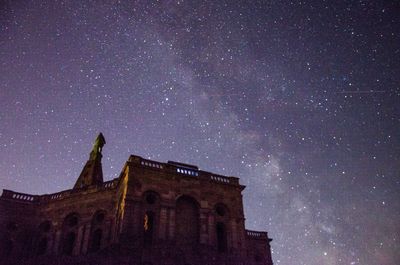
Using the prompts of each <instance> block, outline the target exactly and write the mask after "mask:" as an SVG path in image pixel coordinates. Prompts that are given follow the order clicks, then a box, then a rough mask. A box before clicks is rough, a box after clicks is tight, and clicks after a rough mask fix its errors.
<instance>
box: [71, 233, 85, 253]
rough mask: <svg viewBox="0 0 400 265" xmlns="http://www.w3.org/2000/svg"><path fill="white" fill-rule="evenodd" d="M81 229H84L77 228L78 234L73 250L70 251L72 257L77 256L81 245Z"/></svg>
mask: <svg viewBox="0 0 400 265" xmlns="http://www.w3.org/2000/svg"><path fill="white" fill-rule="evenodd" d="M83 229H84V226H80V227H79V228H78V233H77V235H76V239H75V245H74V249H73V251H72V255H73V256H77V255H79V254H80V250H81V243H82V236H83Z"/></svg>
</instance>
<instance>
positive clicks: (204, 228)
mask: <svg viewBox="0 0 400 265" xmlns="http://www.w3.org/2000/svg"><path fill="white" fill-rule="evenodd" d="M207 217H208V209H200V244H207V243H208V241H209V234H208V231H209V230H208V219H207Z"/></svg>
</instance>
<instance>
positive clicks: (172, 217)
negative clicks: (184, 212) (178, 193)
mask: <svg viewBox="0 0 400 265" xmlns="http://www.w3.org/2000/svg"><path fill="white" fill-rule="evenodd" d="M175 222H176V218H175V209H173V208H171V209H169V218H168V224H169V227H168V228H169V229H168V230H169V231H168V232H169V233H168V238H169V239H170V240H174V239H175Z"/></svg>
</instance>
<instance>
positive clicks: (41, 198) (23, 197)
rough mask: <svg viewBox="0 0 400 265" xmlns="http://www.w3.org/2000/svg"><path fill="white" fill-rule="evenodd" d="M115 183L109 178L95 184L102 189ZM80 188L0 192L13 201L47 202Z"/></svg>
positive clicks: (114, 185) (111, 187) (59, 198)
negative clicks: (29, 192) (43, 192)
mask: <svg viewBox="0 0 400 265" xmlns="http://www.w3.org/2000/svg"><path fill="white" fill-rule="evenodd" d="M116 185H117V180H115V179H114V180H110V181H106V182H104V183H101V184H100V185H97V186H96V187H94V188H95V189H96V188H100V189H102V190H104V189H113V188H115V187H116ZM79 191H80V190H72V189H71V190H65V191H61V192H57V193H53V194H44V195H31V194H25V193H20V192H15V191H11V190H3V193H2V194H1V197H2V198H6V199H10V200H15V201H21V202H28V203H40V202H48V201H53V200H61V199H64V198H66V197H69V196H70V195H71V194H74V193H76V192H79Z"/></svg>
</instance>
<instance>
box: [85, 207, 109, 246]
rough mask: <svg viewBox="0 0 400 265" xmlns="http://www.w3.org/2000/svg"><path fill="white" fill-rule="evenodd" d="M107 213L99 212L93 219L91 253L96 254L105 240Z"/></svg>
mask: <svg viewBox="0 0 400 265" xmlns="http://www.w3.org/2000/svg"><path fill="white" fill-rule="evenodd" d="M105 219H106V212H105V211H103V210H99V211H97V212H96V213H95V214H94V215H93V218H92V224H91V233H90V240H89V241H90V242H89V252H96V251H98V250H100V249H101V246H102V240H103V230H104V229H105V227H104V224H105Z"/></svg>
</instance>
